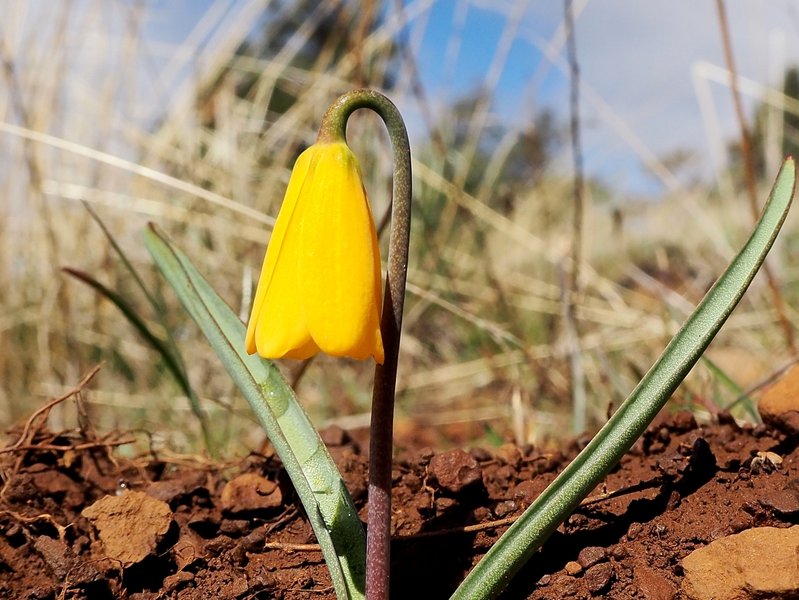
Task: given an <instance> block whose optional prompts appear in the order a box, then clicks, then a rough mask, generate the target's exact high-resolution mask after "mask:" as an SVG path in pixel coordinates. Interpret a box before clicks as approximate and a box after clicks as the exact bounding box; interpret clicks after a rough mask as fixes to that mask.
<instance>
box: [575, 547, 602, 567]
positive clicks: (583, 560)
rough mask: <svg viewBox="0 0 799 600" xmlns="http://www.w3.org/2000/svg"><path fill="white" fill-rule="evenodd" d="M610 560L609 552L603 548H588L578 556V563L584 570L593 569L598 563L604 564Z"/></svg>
mask: <svg viewBox="0 0 799 600" xmlns="http://www.w3.org/2000/svg"><path fill="white" fill-rule="evenodd" d="M607 558H608V553H607V551H606V550H605V549H604V548H602V547H601V546H588V547H587V548H583V549H582V550H580V554H578V555H577V562H578V563H580V566H581V567H582V568H583V569H587V568H588V567H593V566H594V565H595V564H597V563H601V562H604V561H605V560H607Z"/></svg>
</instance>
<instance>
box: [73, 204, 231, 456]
mask: <svg viewBox="0 0 799 600" xmlns="http://www.w3.org/2000/svg"><path fill="white" fill-rule="evenodd" d="M83 207H84V208H85V209H86V212H88V213H89V216H90V217H91V218H92V219H93V220H94V222H95V223H97V226H98V227H99V228H100V230H101V231H102V232H103V235H105V237H106V239H107V240H108V243H109V244H111V247H112V248H113V249H114V252H116V254H117V256H118V257H119V260H121V261H122V265H123V266H124V267H125V269H126V270H127V272H128V273H129V274H130V276H131V277H133V281H135V282H136V286H137V287H138V288H139V290H141V292H142V294H144V297H145V298H147V302H148V303H149V304H150V306H151V307H152V309H153V314H154V315H155V318H156V319H157V320H158V322H159V323H160V324H161V327H162V328H163V330H164V333H165V336H166V337H165V339H162V338H160V337H157V336H155V335H145V332H144V331H142V329H141V326H140V322H139V321H140V320H139V319H137V320H133V319H132V318H131V315H133V316H136V317H138V315H137V314H136V313H135V311H133V310H127V309H126V307H127V306H128V305H127V302H125V301H124V299H122V300H123V301H122V302H120V301H119V300H120V299H121V297H120V296H119V295H118V294H116V293H114V295H113V296H111V295H109V293H108V292H109V290H108V289H107V288H106V287H105V286H102V285H100V284H99V282H97V281H96V280H93V281H89V280H88V279H86V278H85V277H78V279H81V280H82V281H84V282H85V283H88V284H89V285H91V286H92V287H94V288H95V289H96V290H97V291H98V292H100V294H102V295H104V296H106V298H108V299H109V300H111V301H112V302H113V303H114V304H115V305H116V306H117V308H119V309H120V310H121V311H122V314H123V315H124V316H125V317H126V318H127V319H128V320H129V321H130V322H131V324H132V325H133V326H134V327H136V328H137V329H139V331H140V332H141V333H142V335H145V339H147V341H148V342H150V345H152V346H153V347H154V348H155V350H156V351H157V352H158V353H159V354H160V355H161V357H162V358H163V360H164V362H165V364H166V366H167V369H168V370H169V372H170V373H172V376H173V377H174V378H175V380H176V381H177V383H178V385H179V386H180V388H181V389H182V390H183V393H184V394H186V397H187V398H188V400H189V408H191V412H192V413H193V414H194V416H195V417H196V418H197V420H198V421H199V422H200V428H201V429H202V433H203V441H204V442H205V447H206V449H207V450H208V452H209V453H210V454H211V456H216V454H217V452H216V444H214V443H213V441H212V438H211V434H210V431H209V428H208V419H207V418H206V416H205V413H204V412H203V410H202V406H201V405H200V399H199V397H198V396H197V394H196V393H195V391H194V388H193V387H192V386H191V381H190V380H189V376H188V373H187V372H186V366H185V365H184V364H183V357H182V356H181V354H180V349H179V348H178V345H177V343H176V342H175V339H174V338H173V337H172V332H171V331H170V329H169V327H168V326H167V323H166V320H165V319H164V309H163V307H162V306H161V305H160V304H159V303H158V302H157V301H156V299H155V296H153V294H152V293H151V292H150V290H149V288H148V287H147V286H146V285H145V284H144V280H143V279H142V278H141V275H139V272H138V271H137V270H136V269H135V268H134V266H133V263H131V262H130V260H129V259H128V257H127V255H126V254H125V252H124V250H122V247H121V246H120V245H119V244H118V243H117V241H116V239H115V238H114V236H113V235H112V234H111V231H109V229H108V227H106V226H105V223H103V220H102V219H101V218H100V216H99V215H98V214H97V213H96V212H94V209H93V208H92V207H91V206H90V205H89V203H88V202H86V201H84V202H83ZM67 272H69V273H70V274H71V275H73V276H76V277H77V275H76V274H75V273H74V272H70V271H69V270H67ZM83 275H85V274H83ZM131 308H132V307H131ZM141 324H142V325H143V322H141ZM145 329H146V328H145ZM146 333H148V334H149V333H150V332H149V330H147V331H146Z"/></svg>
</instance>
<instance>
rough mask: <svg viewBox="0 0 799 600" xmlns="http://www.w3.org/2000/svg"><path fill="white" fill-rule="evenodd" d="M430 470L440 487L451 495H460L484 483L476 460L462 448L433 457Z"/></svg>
mask: <svg viewBox="0 0 799 600" xmlns="http://www.w3.org/2000/svg"><path fill="white" fill-rule="evenodd" d="M428 470H429V473H430V476H431V477H432V478H433V479H434V480H436V481H437V482H438V485H439V487H440V488H441V489H442V490H444V491H445V492H449V493H450V494H458V493H460V492H461V491H463V490H464V489H466V488H471V487H477V486H478V485H482V482H483V475H482V470H481V469H480V467H479V466H478V464H477V461H476V460H475V458H474V457H473V456H472V455H471V454H469V453H468V452H466V451H465V450H462V449H460V448H456V449H455V450H450V451H449V452H445V453H443V454H436V455H435V456H433V458H431V459H430V465H429V466H428Z"/></svg>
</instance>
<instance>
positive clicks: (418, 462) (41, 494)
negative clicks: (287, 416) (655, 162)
mask: <svg viewBox="0 0 799 600" xmlns="http://www.w3.org/2000/svg"><path fill="white" fill-rule="evenodd" d="M90 437H91V436H87V435H85V434H75V433H71V434H60V435H55V434H49V433H47V432H46V431H45V430H36V428H35V427H33V428H29V429H28V430H26V431H22V432H17V434H16V435H14V436H12V440H14V441H16V443H15V444H14V445H9V446H8V447H6V448H5V450H4V451H3V453H2V454H0V468H2V484H3V487H2V491H1V492H0V597H1V598H9V599H15V598H26V599H37V600H46V599H57V598H58V599H61V598H93V599H94V598H137V599H145V598H181V599H183V598H185V599H194V598H197V599H200V598H241V599H244V598H286V599H289V598H293V599H299V598H313V599H318V600H324V599H328V598H333V597H334V596H333V593H332V590H331V588H330V586H329V578H328V575H327V571H326V568H325V566H324V564H323V563H322V557H321V553H320V552H318V551H316V550H314V549H313V547H312V546H311V547H310V548H309V547H304V546H294V545H297V544H302V545H308V544H312V543H313V542H314V537H313V534H312V532H311V529H310V527H309V526H308V524H307V522H306V520H305V518H304V516H303V513H302V510H301V508H300V507H299V505H298V504H297V502H296V498H295V496H294V494H293V492H292V489H291V486H290V484H289V483H288V482H287V478H286V476H285V473H284V472H283V471H282V470H281V467H280V464H279V462H278V461H277V459H276V458H274V457H271V456H257V455H252V456H249V457H248V458H247V459H245V460H244V461H242V462H241V463H240V464H237V465H234V466H230V465H228V466H227V467H226V468H222V467H210V466H208V465H199V464H176V463H174V462H167V461H164V460H159V459H158V458H157V457H155V458H153V457H149V458H147V459H146V460H145V459H140V460H136V461H128V460H122V459H119V458H114V455H113V452H112V451H111V449H110V448H111V446H113V442H114V441H115V440H113V439H105V440H100V441H101V442H104V443H107V444H108V445H103V444H102V443H101V444H99V445H98V444H97V442H98V440H95V439H87V438H90ZM325 438H326V440H327V442H328V443H329V444H330V446H331V452H332V454H333V456H334V458H335V459H336V462H337V463H338V465H339V468H340V469H341V470H342V471H343V472H344V474H345V479H346V481H347V484H348V486H349V488H350V491H351V492H352V494H353V497H354V499H355V502H356V504H357V505H358V506H359V507H360V508H362V507H363V506H364V503H365V501H366V495H365V483H364V475H365V471H366V466H365V460H364V456H363V452H362V449H361V446H360V445H359V444H358V443H357V442H355V441H353V439H352V438H351V437H350V436H349V435H347V434H345V433H344V432H341V431H338V430H329V431H327V432H326V433H325ZM797 443H798V442H797V439H795V438H794V439H788V438H786V437H785V436H784V435H782V434H779V433H777V432H775V431H772V430H769V429H767V428H766V427H765V426H758V427H756V428H751V427H745V428H743V429H742V428H739V427H738V426H736V425H735V423H734V422H733V420H732V419H731V418H729V417H725V416H724V415H722V417H721V418H720V419H719V422H718V423H715V424H713V425H710V426H702V427H700V426H697V424H696V423H695V421H694V419H693V417H692V416H691V415H690V414H687V413H680V414H677V415H675V416H674V417H671V418H668V419H662V420H660V422H659V423H656V424H655V425H653V426H652V427H651V428H650V429H649V431H648V432H647V434H646V435H645V436H644V437H643V438H642V439H641V440H639V442H638V444H637V445H636V446H635V448H634V449H633V451H632V452H631V453H630V454H629V455H628V456H626V457H625V459H624V460H623V461H622V464H621V466H620V467H619V468H618V469H616V470H615V471H614V472H613V473H612V474H611V475H610V476H609V477H608V479H607V482H606V485H605V487H603V488H602V489H597V490H596V491H595V493H594V495H593V496H592V497H591V498H589V502H587V503H585V504H584V505H583V507H582V508H581V509H580V510H579V511H578V512H577V513H576V514H575V515H573V516H572V517H571V518H570V519H569V521H568V522H567V523H566V524H565V525H564V526H563V527H561V529H560V530H559V531H558V532H556V533H555V535H554V536H553V537H552V538H551V539H550V540H549V541H548V542H547V544H546V545H545V547H544V549H543V552H541V553H540V554H538V555H536V557H534V559H533V560H532V561H530V563H529V565H528V566H527V567H526V568H525V569H524V570H523V571H522V572H521V573H520V574H519V576H518V577H517V578H516V579H515V580H514V583H513V584H512V587H511V588H510V589H509V590H508V592H506V594H505V595H504V596H503V598H512V599H517V598H519V599H520V598H536V599H543V598H550V599H551V598H590V597H592V596H593V597H606V598H642V599H651V600H666V599H669V598H673V597H679V595H678V594H677V591H678V590H679V587H680V582H681V567H680V560H681V559H682V558H683V557H685V556H686V555H687V554H688V553H690V552H691V551H692V550H693V549H695V548H697V547H700V546H703V545H705V544H707V543H708V542H710V541H711V540H713V539H715V538H718V537H720V536H724V535H728V534H731V533H733V532H738V531H741V530H744V529H747V528H750V527H753V526H755V525H775V526H778V527H779V526H786V525H788V524H795V523H799V491H795V490H797V489H799V485H797V482H799V460H797V452H798V451H797ZM576 450H577V447H576V445H572V446H571V447H569V448H568V449H566V450H565V451H564V452H563V453H559V452H558V453H554V454H551V453H550V454H546V453H540V452H538V451H536V450H535V449H534V448H517V447H515V446H503V447H501V448H499V449H497V450H485V449H481V448H474V449H472V450H471V451H469V452H463V451H457V450H456V451H450V452H446V453H435V452H434V451H433V450H430V449H413V450H402V449H400V450H399V451H398V458H397V461H396V464H395V468H394V507H395V512H394V529H395V535H396V538H395V542H394V545H393V566H392V569H393V575H392V582H393V594H392V597H393V598H397V599H404V598H419V599H423V598H431V599H438V598H447V597H448V596H449V594H450V593H451V592H452V591H453V590H454V589H455V587H456V585H457V583H458V582H459V581H460V580H461V579H462V578H463V577H464V574H465V573H466V572H467V571H468V570H469V568H470V567H471V566H472V565H473V564H474V563H475V562H476V561H477V559H478V558H479V557H480V556H481V555H482V554H483V553H484V552H485V551H486V549H487V548H488V547H489V546H490V545H491V544H492V543H493V542H494V541H495V540H496V539H497V537H498V536H499V535H500V534H501V533H502V532H503V531H504V530H505V529H506V527H507V521H508V520H509V519H513V518H515V517H517V516H518V515H519V514H520V513H521V511H522V510H523V509H524V508H525V507H526V506H527V505H528V504H529V503H530V502H531V501H532V500H533V499H534V498H535V497H536V495H537V494H538V493H539V492H540V491H541V490H542V489H543V488H544V486H546V485H547V484H548V483H549V482H550V481H551V480H552V479H553V477H554V476H555V474H556V473H557V472H558V470H559V469H560V468H562V467H563V466H564V464H565V463H566V461H567V460H568V459H569V458H570V457H571V456H573V455H574V453H575V452H576ZM758 452H760V453H761V454H760V455H758ZM765 452H772V453H774V454H771V455H766V454H762V453H765ZM775 455H776V456H775ZM779 458H781V459H782V462H781V463H780V461H779ZM242 474H249V475H247V477H245V478H243V479H239V478H238V477H240V476H241V475H242ZM228 482H232V483H228ZM226 484H227V485H226ZM252 490H257V492H256V493H253V491H252ZM131 492H132V493H131ZM104 497H105V500H103V502H102V503H99V504H97V502H98V500H100V499H102V498H104ZM92 505H93V506H92ZM90 506H92V509H91V510H90V511H86V509H87V507H90ZM362 516H363V515H362ZM475 525H476V526H477V527H476V528H473V530H467V531H464V530H463V528H464V526H475ZM474 529H477V531H475V530H474ZM109 556H110V557H111V558H109Z"/></svg>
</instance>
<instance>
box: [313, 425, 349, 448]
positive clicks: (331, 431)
mask: <svg viewBox="0 0 799 600" xmlns="http://www.w3.org/2000/svg"><path fill="white" fill-rule="evenodd" d="M319 437H320V438H322V441H323V442H324V444H325V446H327V447H328V448H330V447H331V446H343V445H344V444H346V443H347V442H348V441H349V439H350V438H349V436H348V435H347V432H346V431H344V430H343V429H342V428H341V427H339V426H338V425H331V426H330V427H325V428H324V429H323V430H322V431H320V432H319Z"/></svg>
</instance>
